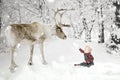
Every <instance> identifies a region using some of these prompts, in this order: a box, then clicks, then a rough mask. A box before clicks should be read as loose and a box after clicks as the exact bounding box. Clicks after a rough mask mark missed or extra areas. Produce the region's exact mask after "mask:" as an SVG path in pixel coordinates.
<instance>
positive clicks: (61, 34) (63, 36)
mask: <svg viewBox="0 0 120 80" xmlns="http://www.w3.org/2000/svg"><path fill="white" fill-rule="evenodd" d="M66 10H67V9H57V11H56V12H55V15H54V20H55V31H56V36H58V37H59V38H61V39H66V38H67V36H66V34H65V33H64V31H63V30H62V27H70V25H67V24H62V23H61V22H62V21H61V20H62V16H63V14H64V12H65V11H66ZM60 11H63V12H62V13H59V12H60ZM57 13H59V15H60V22H59V23H57V21H56V15H57Z"/></svg>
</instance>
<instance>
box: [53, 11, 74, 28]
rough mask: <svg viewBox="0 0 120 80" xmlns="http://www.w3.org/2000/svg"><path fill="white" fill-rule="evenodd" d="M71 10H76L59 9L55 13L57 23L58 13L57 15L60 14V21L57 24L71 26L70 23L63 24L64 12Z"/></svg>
mask: <svg viewBox="0 0 120 80" xmlns="http://www.w3.org/2000/svg"><path fill="white" fill-rule="evenodd" d="M70 10H75V9H57V11H56V12H55V14H54V20H55V23H56V24H57V21H56V15H57V13H58V14H59V15H60V22H58V24H57V25H59V26H63V27H70V25H69V24H62V17H63V14H64V13H65V12H66V11H70Z"/></svg>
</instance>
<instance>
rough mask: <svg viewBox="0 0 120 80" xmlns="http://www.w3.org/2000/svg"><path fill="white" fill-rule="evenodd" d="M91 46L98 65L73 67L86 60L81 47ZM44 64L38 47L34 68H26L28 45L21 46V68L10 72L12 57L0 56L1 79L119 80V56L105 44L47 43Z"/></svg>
mask: <svg viewBox="0 0 120 80" xmlns="http://www.w3.org/2000/svg"><path fill="white" fill-rule="evenodd" d="M86 45H90V46H91V47H92V48H93V50H92V54H93V56H94V58H95V61H94V63H95V65H94V66H91V67H90V68H87V67H74V64H75V63H80V62H83V61H84V59H83V58H84V57H83V54H81V53H80V52H79V50H78V49H79V48H80V47H81V48H84V47H85V46H86ZM44 50H45V57H46V60H47V62H48V64H47V65H43V64H42V61H41V55H40V51H39V47H38V45H36V46H35V50H34V53H35V54H34V58H33V63H34V64H33V66H29V65H27V63H28V59H29V46H28V45H24V44H22V45H21V46H20V47H19V48H18V49H16V54H15V60H16V63H17V64H18V65H19V67H18V68H17V69H16V72H14V73H10V72H9V64H10V54H9V53H6V54H0V80H120V77H119V76H120V70H119V68H120V56H118V55H110V54H108V53H106V49H105V47H104V45H103V44H98V43H97V42H91V43H85V42H83V41H81V40H78V39H77V40H76V39H67V40H61V39H53V40H49V41H46V42H45V48H44Z"/></svg>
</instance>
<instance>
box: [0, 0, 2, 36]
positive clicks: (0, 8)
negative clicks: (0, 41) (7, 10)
mask: <svg viewBox="0 0 120 80" xmlns="http://www.w3.org/2000/svg"><path fill="white" fill-rule="evenodd" d="M1 5H2V2H1V0H0V36H1V27H2V20H1V17H2V15H1V14H2V6H1Z"/></svg>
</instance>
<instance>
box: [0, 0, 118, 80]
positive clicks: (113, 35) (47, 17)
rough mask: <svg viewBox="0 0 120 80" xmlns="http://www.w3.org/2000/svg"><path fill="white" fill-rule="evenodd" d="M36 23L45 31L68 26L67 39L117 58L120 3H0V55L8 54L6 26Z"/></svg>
mask: <svg viewBox="0 0 120 80" xmlns="http://www.w3.org/2000/svg"><path fill="white" fill-rule="evenodd" d="M56 12H58V14H57V15H56V21H57V22H55V19H54V16H55V13H56ZM35 21H37V22H41V23H43V24H45V25H46V27H53V26H54V24H55V23H61V24H64V25H70V27H69V28H68V27H66V28H63V29H64V31H65V33H66V34H67V37H68V39H75V40H79V41H81V40H82V41H83V42H85V43H90V44H92V45H94V44H95V45H99V44H100V45H102V46H104V47H105V51H106V53H109V54H115V55H117V56H120V0H0V54H4V53H8V46H7V44H6V39H5V35H4V31H5V29H6V27H7V26H9V25H10V24H13V23H32V22H35ZM51 43H52V42H51ZM54 43H56V44H57V42H54ZM63 43H64V42H63ZM68 43H70V42H68ZM61 44H62V43H61ZM66 44H67V43H66ZM71 44H72V43H71ZM74 45H76V44H74ZM76 46H78V45H76ZM94 48H96V47H94ZM97 48H99V47H97ZM96 51H97V50H96ZM103 56H104V55H103ZM62 59H63V57H62ZM101 59H102V57H101ZM0 60H1V59H0ZM103 62H104V61H103ZM55 64H56V63H55ZM54 67H56V66H54ZM66 67H67V66H66ZM97 68H98V67H97ZM27 69H28V68H27ZM43 69H44V68H43ZM68 69H69V68H68ZM68 69H67V70H68ZM98 69H99V68H98ZM48 70H49V69H48ZM0 71H1V70H0ZM49 71H50V70H49ZM68 71H69V70H68ZM43 72H44V71H43ZM24 74H25V73H24ZM119 74H120V73H119ZM109 75H111V74H109ZM109 75H108V76H109ZM107 79H108V78H107ZM107 79H106V80H107ZM0 80H1V78H0ZM8 80H9V79H8ZM10 80H13V78H11V79H10ZM19 80H21V79H19ZM26 80H27V79H26ZM31 80H32V79H31ZM33 80H34V79H33ZM41 80H42V79H41ZM46 80H48V79H46ZM51 80H52V79H51ZM56 80H57V79H56ZM58 80H59V79H58ZM64 80H65V79H64ZM66 80H68V79H66ZM69 80H72V79H69ZM73 80H74V79H73ZM83 80H84V79H83ZM92 80H94V79H92ZM99 80H100V79H99ZM101 80H103V79H101ZM108 80H112V79H108ZM113 80H116V79H113ZM118 80H119V79H118Z"/></svg>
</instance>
